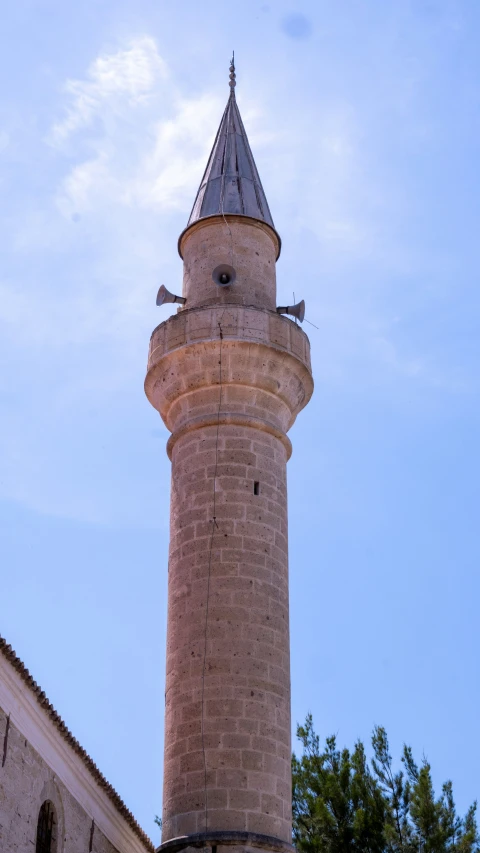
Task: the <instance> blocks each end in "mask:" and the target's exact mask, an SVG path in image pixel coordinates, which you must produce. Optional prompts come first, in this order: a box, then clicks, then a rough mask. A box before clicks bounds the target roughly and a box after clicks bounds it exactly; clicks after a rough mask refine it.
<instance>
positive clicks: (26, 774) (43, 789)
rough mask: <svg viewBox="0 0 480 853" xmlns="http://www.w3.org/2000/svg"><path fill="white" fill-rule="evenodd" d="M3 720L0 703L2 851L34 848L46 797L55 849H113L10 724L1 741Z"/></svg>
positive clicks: (25, 852) (62, 852)
mask: <svg viewBox="0 0 480 853" xmlns="http://www.w3.org/2000/svg"><path fill="white" fill-rule="evenodd" d="M6 725H7V717H6V715H5V713H4V711H3V710H2V709H1V708H0V850H1V853H34V851H35V842H36V831H37V821H38V814H39V811H40V807H41V805H42V803H43V802H44V801H45V800H51V801H52V802H53V804H54V806H55V811H56V815H57V820H58V825H57V840H56V847H55V848H54V853H89V851H92V853H117V850H116V848H115V847H113V845H112V844H111V843H110V842H109V841H108V840H107V839H106V838H105V836H104V835H103V834H102V833H101V832H100V830H99V829H98V827H95V826H94V828H93V836H92V819H91V818H90V817H89V816H88V815H87V814H86V812H85V811H84V810H83V809H82V808H81V806H80V805H79V804H78V803H77V801H76V800H75V799H74V798H73V797H72V795H71V794H70V792H69V791H68V790H67V789H66V788H65V786H64V785H63V784H62V782H60V781H59V780H58V779H57V778H56V777H55V775H54V774H53V772H52V770H51V769H50V767H49V766H48V765H47V764H46V763H45V762H44V761H43V759H42V758H41V757H40V756H39V755H38V753H37V752H36V751H35V750H34V749H33V748H32V747H31V746H30V744H29V743H28V741H26V740H25V738H24V737H23V735H21V733H20V732H19V731H18V730H17V729H16V728H15V726H14V725H12V724H10V726H9V730H8V739H7V742H6V744H5V732H6ZM5 746H6V751H5V753H4V747H5ZM3 755H4V756H5V763H4V764H3V766H2V759H3ZM90 840H92V845H91V846H90Z"/></svg>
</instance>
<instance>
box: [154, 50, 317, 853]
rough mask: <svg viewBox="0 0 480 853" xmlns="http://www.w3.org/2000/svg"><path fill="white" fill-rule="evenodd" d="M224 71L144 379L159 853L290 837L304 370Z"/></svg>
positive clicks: (304, 356)
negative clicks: (163, 523)
mask: <svg viewBox="0 0 480 853" xmlns="http://www.w3.org/2000/svg"><path fill="white" fill-rule="evenodd" d="M232 80H233V83H232ZM234 82H235V80H234V70H233V66H232V68H231V95H230V99H229V102H228V104H227V108H226V110H225V113H224V116H223V119H222V123H221V125H220V128H219V132H218V134H217V138H216V141H215V145H214V148H213V151H212V154H211V156H210V160H209V163H208V165H207V170H206V172H205V175H204V178H203V180H202V184H201V186H200V189H199V192H198V195H197V198H196V201H195V204H194V208H193V211H192V215H191V217H190V220H189V223H188V226H187V229H186V231H185V232H184V233H183V234H182V235H181V237H180V241H179V249H180V254H181V256H182V257H183V260H184V279H183V297H184V299H185V305H184V307H182V308H180V309H179V310H178V312H177V314H176V315H173V316H172V317H170V318H169V319H168V320H167V321H166V322H164V323H161V324H160V326H158V327H157V328H156V329H155V331H154V332H153V334H152V338H151V341H150V351H149V359H148V372H147V378H146V382H145V390H146V393H147V396H148V399H149V400H150V402H151V403H152V405H153V406H154V407H155V408H156V409H157V410H158V411H159V413H160V415H161V417H162V419H163V421H164V423H165V424H166V426H167V427H168V429H169V430H170V432H171V436H170V439H169V441H168V445H167V450H168V453H169V456H170V458H171V460H172V490H171V514H170V552H169V566H168V629H167V677H166V695H165V703H166V707H165V766H164V802H163V830H162V848H164V850H165V853H167V851H171V853H176V851H180V850H182V849H184V848H186V847H189V846H192V847H195V846H196V847H198V846H210V847H212V850H213V848H214V847H215V848H216V847H217V846H218V847H220V848H222V851H221V853H223V847H224V846H225V845H232V844H233V845H234V846H236V848H237V851H238V853H240V851H244V853H245V851H247V850H249V849H250V848H252V847H263V848H265V849H267V850H269V851H270V853H282V851H283V853H286V851H287V850H290V849H291V847H290V843H291V837H292V822H291V744H290V736H291V735H290V732H291V721H290V664H289V620H288V535H287V482H286V464H287V460H288V458H289V456H290V453H291V444H290V440H289V439H288V437H287V432H288V430H289V429H290V427H291V426H292V424H293V422H294V421H295V418H296V416H297V414H298V412H299V411H300V410H301V409H302V408H303V407H304V406H305V405H306V404H307V403H308V401H309V399H310V396H311V394H312V390H313V382H312V376H311V367H310V347H309V342H308V338H307V337H306V335H305V334H304V332H303V331H302V330H301V329H300V327H299V326H297V325H296V324H295V323H293V322H292V321H291V320H289V319H288V318H287V317H285V316H279V314H278V313H277V312H276V310H275V306H276V279H275V262H276V259H277V257H278V255H279V251H280V239H279V237H278V234H277V233H276V231H275V229H274V226H273V221H272V218H271V215H270V211H269V208H268V204H267V201H266V198H265V194H264V192H263V188H262V186H261V183H260V179H259V177H258V172H257V170H256V167H255V163H254V161H253V157H252V153H251V151H250V147H249V145H248V141H247V138H246V135H245V131H244V128H243V124H242V121H241V118H240V114H239V112H238V107H237V106H236V102H235V98H234V94H233V92H234V89H233V85H234ZM219 271H220V272H221V274H222V276H224V278H223V279H222V278H221V277H220V273H219ZM225 275H226V276H227V279H226V280H225ZM224 285H225V286H224Z"/></svg>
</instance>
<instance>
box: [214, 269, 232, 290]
mask: <svg viewBox="0 0 480 853" xmlns="http://www.w3.org/2000/svg"><path fill="white" fill-rule="evenodd" d="M236 277H237V273H236V272H235V270H234V269H233V267H231V266H229V264H219V265H218V267H215V269H214V271H213V272H212V278H213V280H214V282H215V284H218V286H219V287H229V286H230V285H231V284H234V283H235V279H236Z"/></svg>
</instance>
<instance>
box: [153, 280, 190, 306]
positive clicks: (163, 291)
mask: <svg viewBox="0 0 480 853" xmlns="http://www.w3.org/2000/svg"><path fill="white" fill-rule="evenodd" d="M186 301H187V300H186V299H185V297H184V296H176V295H175V293H170V291H169V290H167V288H166V287H165V285H164V284H162V286H161V287H160V289H159V291H158V293H157V305H165V303H166V302H178V303H179V305H185V302H186Z"/></svg>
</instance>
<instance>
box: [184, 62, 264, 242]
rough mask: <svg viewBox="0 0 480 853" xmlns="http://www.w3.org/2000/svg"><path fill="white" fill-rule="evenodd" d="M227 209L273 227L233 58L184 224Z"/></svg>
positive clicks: (225, 212)
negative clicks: (213, 134) (224, 96)
mask: <svg viewBox="0 0 480 853" xmlns="http://www.w3.org/2000/svg"><path fill="white" fill-rule="evenodd" d="M228 213H234V214H239V215H241V216H250V217H252V219H260V220H261V221H262V222H266V223H267V224H268V225H270V226H271V227H272V228H275V226H274V224H273V219H272V215H271V213H270V209H269V207H268V202H267V199H266V197H265V193H264V191H263V187H262V183H261V181H260V177H259V174H258V172H257V167H256V165H255V160H254V159H253V154H252V151H251V148H250V145H249V144H248V139H247V134H246V133H245V128H244V126H243V122H242V119H241V116H240V111H239V109H238V106H237V102H236V99H235V66H234V64H233V59H232V63H231V65H230V97H229V99H228V103H227V106H226V108H225V112H224V113H223V117H222V120H221V122H220V127H219V128H218V132H217V136H216V138H215V142H214V144H213V148H212V152H211V154H210V157H209V160H208V163H207V168H206V170H205V174H204V176H203V179H202V183H201V184H200V188H199V190H198V193H197V197H196V199H195V203H194V205H193V209H192V212H191V214H190V219H189V220H188V225H187V228H188V227H189V226H190V225H193V223H194V222H197V220H199V219H204V218H205V217H206V216H218V215H220V216H221V215H222V214H228Z"/></svg>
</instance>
